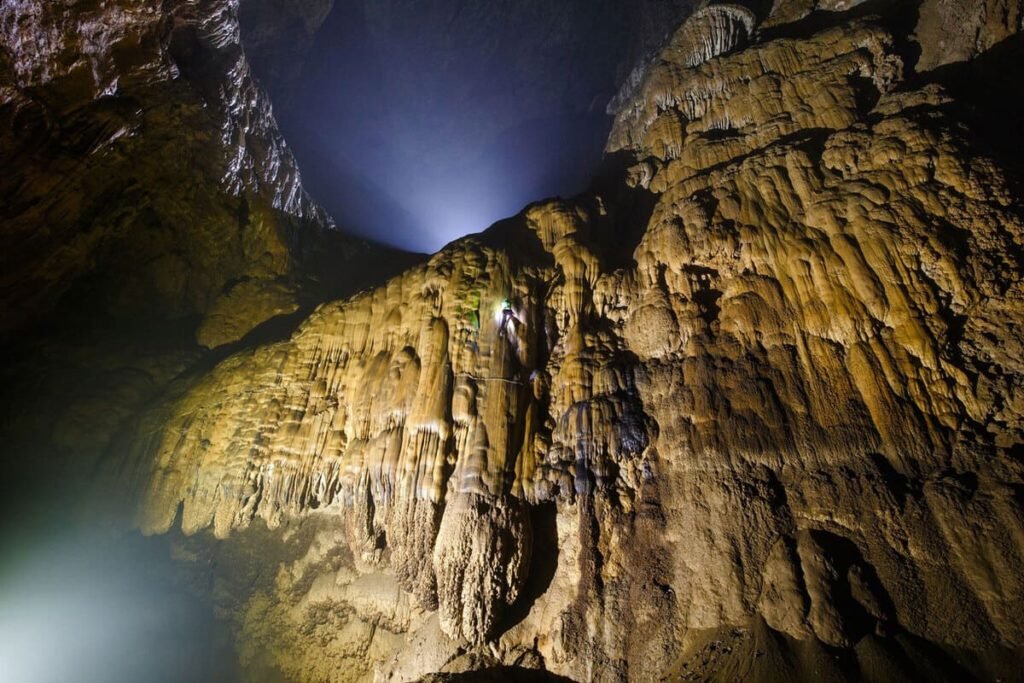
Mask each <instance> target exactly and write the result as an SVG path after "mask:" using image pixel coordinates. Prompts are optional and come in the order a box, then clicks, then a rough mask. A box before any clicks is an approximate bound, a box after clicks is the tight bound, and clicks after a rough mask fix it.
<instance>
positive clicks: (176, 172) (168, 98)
mask: <svg viewBox="0 0 1024 683" xmlns="http://www.w3.org/2000/svg"><path fill="white" fill-rule="evenodd" d="M237 11H238V8H237V3H236V2H231V1H227V0H209V1H204V2H198V3H195V2H172V3H163V4H159V3H158V4H155V5H154V4H153V3H146V2H135V1H132V0H125V1H119V2H105V3H81V2H72V3H50V2H4V3H2V4H0V122H2V124H3V125H2V126H0V130H2V139H0V160H2V163H3V166H4V168H7V169H16V170H14V171H12V172H9V173H5V174H4V177H3V179H2V180H0V205H2V207H3V208H2V209H0V211H2V214H0V215H2V219H3V232H2V234H3V237H2V239H3V247H4V249H3V256H2V257H0V258H3V268H2V272H3V275H2V278H3V279H2V282H3V295H2V296H3V302H2V305H3V307H4V311H5V315H4V316H3V322H2V327H0V332H2V333H3V334H5V335H9V334H11V333H12V332H14V331H16V330H19V329H23V328H25V327H26V326H28V325H30V324H33V323H35V322H38V321H40V320H45V318H46V317H47V315H49V314H50V312H51V311H52V310H53V309H54V307H55V306H57V305H58V304H59V302H60V301H61V300H62V299H63V298H64V297H65V296H66V295H67V294H68V293H69V292H73V291H77V292H81V291H82V290H84V289H86V288H88V289H89V291H90V296H91V298H92V300H93V301H94V304H93V305H94V307H95V309H96V311H97V312H99V313H102V314H104V315H113V316H118V317H128V316H134V317H139V316H144V315H146V314H148V313H150V312H151V310H152V309H153V308H154V307H159V308H160V309H161V311H162V312H163V314H164V317H184V316H189V315H195V314H200V315H201V314H203V313H205V311H206V310H207V309H208V307H209V306H210V305H211V304H212V303H213V301H214V300H215V299H216V298H217V297H218V296H219V295H220V294H221V293H222V291H224V290H226V289H228V288H229V287H230V283H231V282H232V281H233V280H236V279H242V278H244V279H263V280H273V279H275V278H288V277H293V276H294V275H295V274H296V273H297V272H298V271H299V270H301V267H302V265H303V261H304V253H305V252H306V251H308V250H310V249H311V248H313V247H314V245H315V244H316V243H317V242H318V241H321V238H320V234H321V233H323V232H324V231H325V229H327V228H329V227H331V222H330V219H329V218H328V217H327V216H326V214H325V213H324V212H323V210H322V209H320V208H319V207H318V206H317V205H316V204H315V203H314V202H312V200H311V199H310V198H309V196H308V195H307V194H306V193H305V191H304V190H303V188H302V185H301V181H300V177H299V173H298V170H297V168H296V165H295V162H294V159H293V158H292V156H291V153H290V152H289V151H288V148H287V146H286V144H285V142H284V140H283V138H282V137H281V135H280V133H279V132H278V130H277V126H276V123H275V121H274V117H273V114H272V111H271V106H270V101H269V99H268V98H267V96H266V95H265V93H264V91H263V90H262V89H261V88H260V87H259V86H258V85H257V84H256V82H255V80H254V79H253V77H252V75H251V72H250V69H249V65H248V61H247V58H246V55H245V53H244V52H243V51H242V49H241V46H240V42H239V28H238V20H237ZM40 226H42V228H41V227H40ZM346 246H348V250H349V252H350V254H349V255H347V256H349V257H352V256H354V255H355V254H357V253H359V252H360V251H361V250H364V248H362V247H360V245H359V243H357V242H355V241H350V244H349V245H346ZM83 282H84V283H85V286H82V287H80V285H82V283H83ZM255 322H257V323H258V322H260V320H256V321H255Z"/></svg>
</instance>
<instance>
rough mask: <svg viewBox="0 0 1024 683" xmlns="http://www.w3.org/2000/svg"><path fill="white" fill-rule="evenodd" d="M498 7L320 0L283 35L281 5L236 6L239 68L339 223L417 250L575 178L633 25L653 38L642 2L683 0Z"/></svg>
mask: <svg viewBox="0 0 1024 683" xmlns="http://www.w3.org/2000/svg"><path fill="white" fill-rule="evenodd" d="M314 4H315V3H314ZM321 4H324V3H321ZM499 4H500V7H490V6H488V7H486V8H484V7H476V6H474V5H473V4H472V3H465V2H462V1H461V0H443V1H440V2H432V3H420V4H409V3H400V2H380V3H362V2H345V3H334V4H333V8H332V7H330V3H326V5H327V11H329V14H327V16H326V20H325V21H324V22H323V25H322V26H321V27H320V28H319V30H315V31H314V32H304V29H303V24H302V20H300V19H299V18H295V17H291V18H290V19H288V20H287V21H290V22H292V24H294V26H293V30H292V31H287V32H283V33H282V32H281V31H280V26H281V25H282V23H284V24H285V25H289V24H288V23H287V22H286V21H285V20H284V19H282V13H283V12H285V11H286V10H282V9H281V8H280V7H275V6H274V5H273V3H269V2H266V1H265V0H250V1H249V2H246V3H243V4H242V11H241V14H240V21H241V27H242V40H243V46H245V47H246V49H247V52H248V53H249V54H250V59H251V61H252V65H253V70H254V73H255V74H256V76H257V78H258V79H259V80H260V81H261V83H262V84H263V85H264V86H265V87H266V88H267V89H268V90H269V92H270V94H271V99H272V101H273V104H274V111H275V115H276V117H277V119H278V122H279V124H280V126H281V129H282V132H283V134H284V136H285V139H286V140H287V141H288V143H289V145H290V146H291V148H292V149H293V151H294V153H295V155H296V157H297V159H298V162H299V166H300V168H301V171H302V174H303V181H304V184H305V186H306V187H307V188H308V189H309V191H310V192H311V194H312V195H313V197H314V198H315V199H316V200H317V201H318V202H320V203H321V204H322V205H323V206H324V207H325V208H326V209H327V211H328V212H329V213H330V214H331V215H332V216H333V217H334V219H335V220H336V221H337V223H338V225H339V227H340V228H341V229H342V230H344V231H346V232H349V233H353V234H356V235H359V236H360V237H363V238H365V239H368V240H370V241H372V242H377V243H382V244H386V245H389V246H394V247H399V248H402V249H406V250H410V251H418V252H433V251H436V250H437V249H439V248H440V247H441V246H443V245H444V244H446V243H448V242H450V241H452V240H454V239H456V238H458V237H461V236H463V235H466V234H471V233H476V232H480V231H482V230H484V229H486V228H487V227H488V226H490V225H491V224H493V223H495V222H497V221H498V220H500V219H502V218H504V217H507V216H511V215H513V214H515V213H517V212H518V211H519V210H520V209H521V208H522V207H523V206H525V205H526V204H528V203H530V202H532V201H535V200H538V199H542V198H545V197H549V196H554V195H560V196H570V195H573V194H576V193H578V192H581V191H583V190H585V189H587V187H588V185H589V183H590V181H591V178H592V176H593V175H594V173H595V171H596V169H597V168H598V165H599V164H600V162H601V159H602V151H603V146H604V143H605V140H606V139H607V135H608V131H609V129H610V127H611V123H612V116H611V115H610V113H609V107H608V105H609V102H611V101H612V99H613V98H614V96H615V94H616V91H617V89H618V87H619V85H620V84H621V83H622V82H623V81H624V80H625V76H626V74H628V73H629V71H630V70H631V69H633V68H634V67H635V66H636V64H637V63H640V62H642V61H643V58H644V50H645V49H646V48H645V31H644V30H643V26H644V25H646V24H651V25H652V26H660V27H661V28H660V29H652V30H651V31H648V32H649V33H652V39H651V41H650V42H651V43H652V44H653V43H655V42H656V40H655V36H654V35H653V34H654V33H656V32H657V30H660V31H662V32H663V31H664V30H665V29H664V26H665V25H666V24H664V23H660V22H652V21H651V19H652V16H651V15H652V13H661V14H664V13H666V12H670V11H680V10H678V9H674V8H673V6H674V4H681V5H685V4H686V3H641V4H639V5H638V6H636V7H630V6H629V3H622V2H580V1H575V0H574V1H572V2H559V3H538V2H502V3H499ZM320 11H321V12H323V11H324V8H321V9H320ZM307 19H308V17H307ZM270 25H274V26H275V27H277V30H276V31H273V32H271V31H269V30H265V29H264V28H263V27H264V26H270ZM623 26H634V27H635V30H629V31H626V30H622V28H623ZM271 34H272V35H273V36H276V37H277V38H276V40H277V41H278V43H276V44H272V45H269V46H268V41H269V40H270V39H269V38H268V37H267V36H268V35H271ZM282 35H284V36H285V37H286V38H287V42H288V47H287V49H286V48H283V47H279V45H280V44H281V43H283V42H284V41H283V40H282V39H281V36H282ZM656 38H657V39H660V38H661V36H660V35H658V36H656Z"/></svg>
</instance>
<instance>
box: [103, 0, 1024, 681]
mask: <svg viewBox="0 0 1024 683" xmlns="http://www.w3.org/2000/svg"><path fill="white" fill-rule="evenodd" d="M832 9H843V8H842V7H837V8H832ZM721 12H722V13H719V14H715V13H714V12H711V13H708V12H705V13H699V14H697V15H695V17H694V18H693V19H692V20H691V22H690V23H689V24H687V25H684V26H683V27H681V29H680V30H679V32H678V33H677V34H676V36H675V37H674V38H673V40H672V41H671V42H670V43H669V45H668V47H667V48H666V49H665V51H664V52H663V53H662V54H661V56H660V57H659V59H658V60H656V61H655V62H654V63H653V64H652V65H651V67H650V68H649V69H648V71H647V75H646V77H645V79H644V80H643V82H642V83H641V84H640V85H639V86H638V88H637V89H636V91H635V94H634V96H633V98H632V99H631V100H630V101H628V102H626V103H625V104H624V106H622V107H621V108H620V109H619V112H618V115H617V119H616V123H615V127H614V130H613V132H612V135H611V138H610V141H609V143H608V151H609V152H610V153H618V154H619V156H620V157H622V156H624V157H625V158H628V159H629V160H630V161H629V163H627V167H628V168H627V170H626V172H625V177H626V185H627V186H628V187H621V186H620V187H616V188H614V189H611V190H608V191H605V192H598V193H596V194H591V195H586V196H583V197H579V198H576V199H572V200H554V201H547V202H542V203H539V204H536V205H533V206H531V207H529V208H527V209H526V210H525V211H524V212H523V213H522V214H520V215H519V216H517V217H516V218H513V219H510V220H509V221H506V222H503V223H501V224H499V225H497V226H495V227H494V228H492V229H491V230H490V231H488V232H487V233H484V234H483V235H480V236H474V237H467V238H465V239H463V240H460V241H458V242H456V243H454V244H453V245H451V246H449V247H448V248H446V249H445V250H443V251H442V252H440V253H439V254H437V255H435V256H434V257H433V258H431V259H430V260H429V262H427V263H426V264H424V265H422V266H419V267H416V268H413V269H411V270H409V271H407V272H406V273H404V274H403V275H401V276H398V277H396V278H394V279H392V280H391V281H390V282H388V283H387V284H386V285H383V286H381V287H379V288H376V289H373V290H370V291H366V292H364V293H362V294H359V295H357V296H355V297H353V298H351V299H348V300H344V301H338V302H332V303H328V304H324V305H322V306H321V307H320V308H319V309H318V310H317V311H316V312H315V313H314V314H313V315H312V316H310V317H309V318H308V319H307V320H306V321H305V323H304V324H303V325H302V326H301V328H300V329H299V330H298V331H297V332H296V333H295V334H294V335H293V336H292V338H291V339H290V340H288V341H285V342H282V343H278V344H274V345H270V346H265V347H262V348H258V349H256V350H254V351H252V352H248V353H245V354H241V355H238V356H235V357H232V358H230V359H228V360H227V361H225V362H223V363H222V364H220V365H219V366H218V367H217V368H216V369H215V370H214V371H212V372H211V373H209V375H207V376H206V377H204V378H203V379H202V380H200V381H199V382H198V383H196V384H195V385H194V386H192V387H191V388H190V389H189V390H188V391H187V392H186V393H184V395H183V396H181V397H180V398H179V399H177V400H175V401H172V402H169V403H168V404H166V405H165V406H163V407H161V408H159V409H157V410H155V411H153V412H152V413H150V414H149V416H148V417H147V418H146V420H145V421H144V424H143V425H142V427H141V428H140V431H139V436H138V437H137V438H136V439H135V441H134V444H133V445H132V446H131V448H129V449H127V450H126V453H125V463H126V464H125V465H124V466H123V468H122V471H121V473H120V475H121V476H122V477H123V479H122V481H123V482H126V486H128V487H129V489H131V490H139V491H144V493H143V494H140V499H139V501H138V504H137V510H138V520H139V524H140V525H141V526H142V528H143V529H144V530H145V531H147V532H151V533H156V532H163V531H166V530H167V529H168V528H169V527H170V526H171V525H172V524H173V523H174V521H175V518H176V514H177V511H178V509H179V506H183V507H182V517H181V523H182V526H183V528H184V529H185V531H186V532H187V533H192V532H196V531H199V530H201V529H204V528H207V527H212V528H213V529H214V531H215V533H216V535H217V536H218V537H222V538H223V537H228V536H230V535H232V534H233V533H234V532H235V531H236V530H240V529H243V528H245V527H246V526H248V525H249V524H251V523H252V521H253V520H254V519H257V518H260V519H263V520H265V521H266V523H267V524H268V525H269V526H270V527H272V528H273V527H277V526H278V525H280V524H282V523H284V522H286V521H289V520H294V519H299V518H302V517H309V516H317V517H323V518H326V519H328V520H335V522H334V523H335V526H336V528H337V530H338V531H337V533H335V534H333V535H329V538H328V537H325V538H324V539H321V543H322V546H317V548H319V549H317V548H311V550H310V557H312V558H313V559H312V560H310V563H311V564H310V565H309V566H312V567H314V568H313V569H310V568H309V566H306V567H305V569H303V571H304V572H312V573H313V574H316V573H317V571H320V572H321V573H320V574H319V578H317V579H316V580H315V581H314V583H313V587H312V588H309V589H308V590H307V589H305V588H304V587H303V586H304V585H307V584H304V583H303V582H302V581H298V580H297V579H294V578H289V577H292V576H293V575H296V571H297V570H296V569H295V568H294V567H293V568H282V569H281V572H282V574H281V577H282V578H281V579H280V582H279V590H278V592H277V593H276V594H275V595H274V596H263V597H261V600H264V601H265V602H264V603H261V607H260V609H261V610H264V611H262V612H260V614H263V615H264V616H265V617H266V615H272V616H270V617H266V618H268V619H270V620H271V621H270V623H274V624H277V625H278V626H277V628H278V629H279V630H282V631H289V633H288V635H286V636H284V635H282V636H274V635H273V634H270V633H268V632H267V630H266V629H263V630H260V629H258V628H255V627H254V626H252V624H250V628H249V630H245V629H243V634H242V638H243V640H245V639H246V638H251V639H252V640H253V642H260V643H267V644H268V647H270V648H271V650H272V651H276V652H278V653H279V655H278V656H277V657H278V664H279V666H281V667H282V669H283V670H284V671H285V672H286V673H287V674H288V675H289V676H292V677H294V678H297V679H303V678H314V677H317V676H320V677H323V678H328V679H332V680H334V679H337V680H347V679H350V678H352V679H356V678H359V677H361V676H369V675H371V674H372V672H373V671H374V670H376V671H377V674H378V676H380V677H382V678H383V679H385V680H387V679H388V677H389V676H394V677H395V678H396V679H408V678H410V677H415V676H417V675H422V674H425V673H428V672H429V671H431V670H433V669H435V668H437V667H439V666H441V665H443V664H445V661H446V659H445V658H446V657H448V656H449V655H450V658H456V656H457V655H458V653H459V652H461V650H459V649H458V648H459V644H460V643H461V644H465V645H466V646H473V645H477V644H481V643H485V642H486V643H489V644H490V650H489V653H490V654H489V655H488V656H490V657H493V658H496V659H495V661H498V662H504V663H506V664H512V663H517V662H522V661H527V660H524V659H522V658H523V657H524V656H526V655H525V654H524V653H529V654H530V656H532V657H535V658H536V661H540V662H542V664H543V666H545V667H546V668H548V669H549V670H551V671H555V672H557V673H560V674H564V675H567V676H570V677H572V678H574V679H583V680H619V679H626V678H628V679H632V680H652V679H655V678H657V677H659V676H661V675H663V674H665V673H666V672H674V673H675V674H678V675H683V674H685V673H687V672H691V673H693V672H695V671H696V672H700V671H703V673H704V674H706V675H707V676H709V677H710V676H711V675H712V673H714V672H717V674H716V675H727V673H722V672H728V671H732V670H733V669H730V668H729V667H731V666H732V667H735V666H741V665H742V666H747V665H748V664H749V667H752V668H751V669H750V670H752V671H755V673H756V672H758V671H760V672H761V673H762V674H764V675H767V674H769V673H774V675H781V673H780V672H783V673H784V672H787V671H790V672H792V671H795V672H796V673H794V674H793V675H797V674H800V675H805V676H806V675H810V674H809V673H808V672H809V671H811V670H813V671H816V672H817V675H828V673H829V671H830V669H828V667H829V666H838V665H834V664H829V663H825V664H820V662H819V664H820V666H823V667H825V668H820V667H819V664H814V665H813V666H814V667H819V668H805V669H801V668H800V667H799V666H798V665H794V664H792V662H791V661H790V662H789V663H787V662H786V661H783V660H782V659H774V658H773V657H774V656H775V654H776V653H777V652H778V651H779V650H780V649H783V648H784V646H785V647H797V646H793V645H791V644H792V643H805V644H806V643H817V644H820V645H824V646H830V647H835V648H850V649H849V650H848V652H850V653H851V654H850V655H849V657H851V658H852V659H853V660H854V661H855V662H860V663H861V665H863V666H868V665H869V664H870V663H871V662H876V665H877V666H879V667H881V668H880V669H879V670H880V671H883V672H885V675H886V676H889V677H896V678H898V677H899V676H906V675H908V674H907V671H908V670H906V669H901V668H900V667H901V666H905V665H904V664H900V663H899V662H900V661H903V662H910V663H911V664H910V665H909V666H917V665H920V666H925V664H923V663H922V662H925V661H927V660H928V657H924V656H922V655H921V651H920V650H915V649H914V645H913V643H931V644H932V645H935V646H939V647H941V648H948V649H949V650H956V649H958V650H962V651H969V652H972V653H975V654H976V655H977V656H978V657H980V658H981V659H982V660H984V659H985V658H986V657H992V658H993V659H992V661H995V660H996V659H997V656H996V654H993V653H998V652H1000V651H1002V650H1001V648H1003V649H1012V648H1019V647H1020V646H1021V645H1024V622H1022V621H1021V619H1020V616H1019V615H1020V613H1021V609H1022V608H1024V585H1022V579H1021V576H1022V574H1021V571H1020V569H1021V567H1024V543H1022V540H1021V539H1022V538H1024V513H1022V507H1021V499H1020V491H1021V490H1022V489H1021V486H1022V483H1024V477H1022V474H1024V473H1022V471H1021V464H1020V461H1019V456H1020V444H1021V443H1022V439H1024V434H1022V429H1024V421H1022V420H1024V386H1022V379H1024V374H1022V371H1024V367H1022V364H1024V347H1022V344H1021V340H1020V334H1019V332H1020V329H1021V324H1022V323H1024V320H1022V315H1024V313H1022V311H1024V306H1022V303H1024V288H1022V283H1021V273H1022V272H1024V270H1022V265H1024V264H1022V262H1021V243H1022V241H1024V222H1022V215H1024V212H1022V209H1024V207H1022V204H1021V197H1020V196H1019V194H1017V193H1015V192H1014V191H1013V190H1012V187H1013V186H1012V184H1011V182H1010V181H1011V180H1012V179H1008V178H1007V177H1006V176H1005V175H1004V172H1003V171H1002V170H1000V167H999V166H998V165H997V164H995V163H994V162H992V161H991V160H989V159H987V158H985V157H982V156H978V155H976V154H974V153H973V152H972V150H971V148H970V146H969V143H968V139H969V137H968V135H967V134H966V132H965V131H964V129H963V128H961V127H959V126H958V125H957V124H955V123H954V122H953V121H952V120H950V119H949V118H948V116H947V111H948V105H949V100H948V98H947V96H946V95H945V94H944V93H943V91H942V90H941V89H940V88H938V87H937V86H934V85H928V86H922V87H910V86H908V85H906V82H905V81H904V71H905V64H904V62H903V59H902V57H901V56H900V53H899V51H898V50H897V49H896V48H895V47H894V45H895V43H896V42H897V38H895V37H894V36H893V35H892V34H891V33H890V30H889V29H888V28H887V26H888V24H887V23H886V22H885V21H883V20H880V19H872V18H858V19H852V18H844V17H843V16H842V15H834V16H833V18H832V20H831V21H827V22H818V21H814V22H812V23H810V24H806V25H804V24H801V25H797V26H799V27H801V30H798V29H797V28H794V27H786V28H787V29H792V30H786V31H783V32H779V33H772V32H771V31H770V30H767V29H766V30H765V31H764V32H763V33H761V34H758V33H756V31H755V30H754V27H753V24H752V23H751V24H749V25H748V23H747V22H748V20H749V21H750V22H752V21H753V19H752V16H753V15H750V14H749V13H745V12H744V11H743V10H741V9H739V8H736V9H730V10H728V11H726V10H721ZM816 16H817V15H815V16H814V17H812V19H814V18H816ZM797 35H800V36H801V37H795V36H797ZM694 36H698V37H699V36H704V39H699V38H698V39H695V38H694ZM630 198H631V199H630ZM630 256H631V258H630ZM624 263H625V264H627V265H623V264H624ZM545 511H552V515H553V519H549V518H546V517H544V515H545V514H546V512H545ZM545 519H547V520H548V522H550V526H549V528H547V529H544V530H542V529H539V528H538V526H537V525H538V524H540V523H546V522H544V520H545ZM542 531H543V533H541V532H542ZM325 547H326V548H343V549H346V552H351V554H352V557H353V560H352V563H351V564H350V565H346V566H345V567H344V568H342V569H338V568H337V567H336V566H334V565H330V564H329V563H327V564H324V563H321V564H319V565H317V562H320V560H318V559H317V558H318V557H319V558H321V559H322V555H323V554H324V553H325V552H326V551H324V550H323V548H325ZM318 553H319V554H318ZM545 559H548V560H550V561H551V562H552V563H553V569H552V571H551V575H550V576H549V577H547V579H546V583H545V584H544V585H542V586H540V587H539V588H537V587H536V586H531V584H530V580H531V574H530V572H531V571H533V572H537V571H538V569H537V568H538V567H540V566H542V565H543V564H544V560H545ZM316 566H319V567H320V569H319V570H317V569H316V568H315V567H316ZM528 591H534V592H535V594H533V595H531V596H530V598H529V599H530V601H531V602H527V603H525V608H523V609H520V610H519V611H517V605H523V604H524V602H523V601H524V597H523V596H524V593H526V592H528ZM435 611H436V616H434V615H435ZM325 615H328V616H325ZM951 615H956V616H955V618H951ZM329 619H334V620H335V621H333V622H331V621H330V620H329ZM246 623H249V622H246ZM325 623H334V624H335V625H336V626H337V628H334V629H333V630H332V629H328V630H327V631H324V630H322V628H323V624H325ZM302 624H307V625H308V624H314V625H315V629H314V630H315V633H316V634H317V637H316V639H314V638H312V637H309V638H305V637H304V636H302V635H301V634H302V633H304V631H302V629H301V628H300V627H301V625H302ZM303 628H304V627H303ZM310 628H314V627H310ZM296 633H299V635H296ZM765 633H770V634H775V635H773V636H765V635H764V634H765ZM706 634H718V636H715V637H720V638H721V639H725V640H729V641H730V642H733V645H730V646H729V648H730V649H729V650H728V651H727V652H725V653H723V652H722V651H721V650H718V651H715V647H716V646H714V645H708V643H709V641H708V640H706V639H704V638H705V637H706ZM707 637H710V636H707ZM761 638H767V640H759V639H761ZM730 639H731V640H730ZM715 642H719V644H720V643H721V640H719V641H715ZM880 642H884V643H889V645H885V646H879V645H878V643H880ZM281 643H287V646H285V645H282V644H281ZM751 643H756V645H751ZM785 643H789V644H790V645H784V644H785ZM865 643H867V644H866V645H865ZM708 647H711V650H708V649H707V648H708ZM801 647H802V646H801ZM807 647H810V646H807ZM872 647H881V648H882V650H886V648H888V650H887V651H888V652H889V654H888V655H885V654H882V655H877V653H876V654H872V652H874V651H873V650H872V651H868V650H869V649H870V648H872ZM274 648H277V649H276V650H275V649H274ZM758 648H760V650H759V649H758ZM428 651H430V652H433V654H428ZM712 651H714V653H713V654H709V652H712ZM755 651H758V652H761V655H764V654H765V652H767V653H768V657H767V658H765V659H762V660H757V657H759V656H761V655H758V654H755ZM801 652H804V654H805V655H806V653H807V652H808V651H807V650H806V649H805V650H801ZM893 652H902V654H900V655H894V654H892V653H893ZM437 653H448V654H446V655H442V654H437ZM729 653H733V654H731V655H730V654H729ZM876 656H877V657H879V658H880V659H872V657H876ZM807 657H809V655H806V657H805V659H804V660H802V661H803V662H804V665H805V666H807V667H811V666H812V665H811V664H808V662H811V659H810V658H807ZM822 657H823V659H822V661H825V660H826V659H827V656H825V655H822ZM901 657H902V659H901ZM730 658H731V659H730ZM342 660H344V661H346V662H348V664H346V666H345V667H334V668H331V667H330V666H328V663H330V662H338V661H342ZM748 660H749V661H748ZM755 660H757V661H755ZM529 661H535V660H529ZM737 661H739V662H740V664H736V662H737ZM815 661H817V660H815ZM935 661H937V660H932V661H931V664H932V665H934V664H935ZM877 662H881V664H877ZM702 666H703V667H705V668H704V669H701V668H700V667H702ZM758 667H761V668H760V669H759V668H758ZM786 667H795V668H791V669H787V668H786ZM741 668H742V667H741ZM940 668H941V667H940ZM911 670H912V669H911ZM837 671H838V670H837ZM709 672H711V673H709ZM947 673H949V675H951V676H953V677H955V676H956V675H958V674H959V671H958V670H956V669H953V670H951V671H950V672H947ZM694 675H697V674H694ZM837 675H838V674H837ZM698 677H699V676H698Z"/></svg>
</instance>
